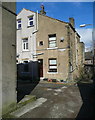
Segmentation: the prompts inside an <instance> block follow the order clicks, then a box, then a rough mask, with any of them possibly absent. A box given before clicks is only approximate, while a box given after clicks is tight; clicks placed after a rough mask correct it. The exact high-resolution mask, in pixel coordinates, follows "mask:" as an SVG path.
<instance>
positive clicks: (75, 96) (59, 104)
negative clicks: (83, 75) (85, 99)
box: [21, 83, 82, 118]
mask: <svg viewBox="0 0 95 120" xmlns="http://www.w3.org/2000/svg"><path fill="white" fill-rule="evenodd" d="M31 94H32V95H36V96H37V98H41V97H43V98H45V99H47V101H46V102H44V103H43V104H42V105H40V106H38V107H36V108H34V109H32V110H30V111H29V112H27V113H26V114H24V115H22V116H21V117H22V118H75V117H76V116H77V114H78V113H79V110H80V108H81V105H82V99H81V96H80V92H79V89H78V87H77V86H74V85H73V86H64V85H63V84H62V85H61V84H55V83H40V84H38V85H37V86H36V87H35V88H34V90H33V91H32V92H31Z"/></svg>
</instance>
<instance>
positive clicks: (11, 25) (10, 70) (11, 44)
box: [0, 2, 17, 118]
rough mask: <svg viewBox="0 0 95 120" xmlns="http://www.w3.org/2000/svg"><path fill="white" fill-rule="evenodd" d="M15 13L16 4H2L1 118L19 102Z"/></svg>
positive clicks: (0, 49)
mask: <svg viewBox="0 0 95 120" xmlns="http://www.w3.org/2000/svg"><path fill="white" fill-rule="evenodd" d="M15 12H16V3H15V2H0V118H2V115H4V114H6V113H8V112H9V111H10V110H12V109H13V108H14V107H15V105H16V102H17V93H16V59H15V58H16V29H15V28H16V13H15Z"/></svg>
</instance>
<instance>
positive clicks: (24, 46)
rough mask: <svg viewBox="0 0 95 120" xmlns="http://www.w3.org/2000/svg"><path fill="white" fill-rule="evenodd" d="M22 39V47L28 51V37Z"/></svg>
mask: <svg viewBox="0 0 95 120" xmlns="http://www.w3.org/2000/svg"><path fill="white" fill-rule="evenodd" d="M22 40H23V41H22V49H23V51H26V50H28V38H24V39H22Z"/></svg>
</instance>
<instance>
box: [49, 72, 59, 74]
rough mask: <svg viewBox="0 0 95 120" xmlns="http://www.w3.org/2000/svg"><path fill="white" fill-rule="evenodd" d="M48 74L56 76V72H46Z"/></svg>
mask: <svg viewBox="0 0 95 120" xmlns="http://www.w3.org/2000/svg"><path fill="white" fill-rule="evenodd" d="M47 73H48V74H58V72H47Z"/></svg>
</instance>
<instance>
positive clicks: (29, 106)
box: [11, 98, 47, 117]
mask: <svg viewBox="0 0 95 120" xmlns="http://www.w3.org/2000/svg"><path fill="white" fill-rule="evenodd" d="M46 101H47V99H46V98H39V99H37V100H36V101H34V102H31V103H29V104H26V105H25V106H23V107H21V108H20V109H18V110H16V111H14V112H12V113H11V115H12V116H15V117H20V116H22V115H23V114H25V113H27V112H28V111H30V110H32V109H34V108H36V107H38V106H40V105H42V104H43V103H44V102H46Z"/></svg>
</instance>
